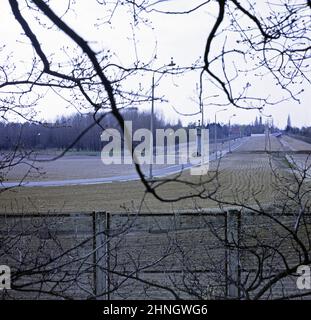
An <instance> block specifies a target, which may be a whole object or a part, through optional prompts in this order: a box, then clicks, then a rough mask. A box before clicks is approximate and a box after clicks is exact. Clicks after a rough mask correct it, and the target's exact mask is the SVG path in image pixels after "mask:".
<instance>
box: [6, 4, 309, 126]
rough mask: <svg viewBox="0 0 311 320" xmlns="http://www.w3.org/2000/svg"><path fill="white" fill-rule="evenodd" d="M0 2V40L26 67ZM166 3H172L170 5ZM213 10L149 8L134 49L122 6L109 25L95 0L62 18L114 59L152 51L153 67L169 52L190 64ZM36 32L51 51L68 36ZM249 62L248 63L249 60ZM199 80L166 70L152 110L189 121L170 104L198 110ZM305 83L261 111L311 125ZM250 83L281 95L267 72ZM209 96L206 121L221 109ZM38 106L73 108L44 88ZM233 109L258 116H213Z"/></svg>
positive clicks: (46, 113)
mask: <svg viewBox="0 0 311 320" xmlns="http://www.w3.org/2000/svg"><path fill="white" fill-rule="evenodd" d="M176 2H177V1H174V3H176ZM189 2H190V1H186V0H179V1H178V9H180V8H185V9H186V8H189ZM196 2H199V1H191V4H194V3H196ZM53 3H55V2H53V1H51V4H52V8H53V9H54V10H55V11H56V12H58V13H61V12H62V11H63V9H64V8H63V7H62V4H61V2H58V3H57V6H55V5H53ZM63 3H64V2H63ZM172 3H173V2H172ZM168 5H170V4H168ZM0 8H1V12H2V19H1V25H2V28H0V36H1V42H2V44H7V45H8V46H9V47H10V48H12V51H14V55H15V56H16V59H17V60H18V61H19V67H20V66H21V65H23V64H26V66H25V68H27V59H29V58H31V57H32V49H31V47H30V45H29V44H28V43H27V42H25V38H22V37H21V35H20V34H21V29H20V27H19V25H18V24H17V23H16V22H15V20H14V18H13V17H12V14H11V12H10V8H9V7H8V5H7V4H6V1H1V4H0ZM170 8H171V9H172V8H174V6H173V7H172V6H171V7H170ZM175 9H176V6H175ZM215 13H216V7H215V6H214V5H209V6H207V7H206V8H205V9H202V10H199V11H197V12H195V13H192V14H191V15H177V16H173V15H161V14H156V13H153V14H151V15H150V20H151V21H152V24H151V25H150V26H149V27H147V26H144V25H139V26H138V27H137V28H136V29H135V40H136V50H135V47H134V45H133V43H134V41H133V37H132V35H133V34H132V32H131V30H132V29H131V26H132V23H133V21H132V20H131V19H130V16H129V15H128V14H127V12H126V11H125V10H124V9H123V7H122V6H120V8H118V9H117V11H116V12H115V14H114V17H113V20H112V24H111V25H107V24H104V25H101V24H100V23H101V20H98V18H103V19H104V18H107V11H106V8H105V6H99V5H97V4H96V1H90V0H89V1H77V5H76V9H75V12H69V13H68V15H67V16H66V19H65V20H66V21H67V22H68V23H69V24H70V26H71V27H73V29H74V30H75V31H77V32H78V33H79V34H80V35H82V36H84V38H85V39H87V40H88V41H89V43H91V45H92V47H93V48H94V49H97V48H98V49H103V48H104V49H110V50H111V51H112V52H115V56H114V57H113V59H114V60H115V61H116V62H118V63H119V64H121V65H123V66H125V67H126V66H128V65H130V64H131V63H133V61H135V59H136V57H137V56H138V59H139V60H141V61H146V62H147V61H149V60H150V59H151V58H152V57H153V55H154V53H155V51H156V54H157V59H156V60H155V61H154V63H153V67H154V68H155V69H156V68H159V67H161V66H163V65H165V64H168V63H169V62H170V59H171V57H173V58H174V62H175V63H176V64H177V65H178V66H189V65H191V64H192V63H193V62H194V61H196V60H197V59H198V58H199V57H200V56H201V57H202V56H203V53H204V46H205V41H206V38H207V36H208V33H209V31H210V30H211V27H212V25H213V22H214V21H215ZM96 24H99V27H97V28H96V26H95V25H96ZM32 26H33V27H34V28H35V30H40V28H39V27H38V26H37V25H36V23H35V22H34V23H33V25H32ZM37 34H38V37H39V40H40V42H42V43H43V46H44V48H45V49H46V50H47V51H49V52H50V53H53V52H56V51H58V50H59V48H60V46H61V45H62V44H63V43H65V42H66V41H67V39H65V38H66V37H65V36H63V35H61V34H60V33H59V31H57V30H50V31H49V32H48V34H47V31H44V32H43V31H41V30H40V31H38V33H37ZM21 41H23V43H21ZM248 63H251V61H249V62H248ZM198 81H199V74H198V73H194V72H193V73H190V74H187V75H185V76H183V77H180V76H179V77H177V78H173V77H171V76H170V75H167V76H165V77H164V78H163V79H162V80H161V82H160V84H159V85H158V86H157V87H156V91H155V94H156V96H165V97H166V98H167V99H168V100H169V102H168V103H163V104H161V103H156V106H155V108H156V110H159V111H161V112H162V113H163V114H164V115H165V117H166V118H167V119H170V120H173V119H177V118H181V120H182V121H183V123H185V124H186V123H187V122H188V121H194V120H198V119H199V118H200V116H193V117H181V116H180V115H178V114H176V112H175V111H174V109H173V108H172V106H174V108H176V109H177V110H179V111H180V112H182V113H189V114H190V113H193V112H196V111H198V104H197V103H196V100H197V91H196V83H197V82H198ZM251 81H252V80H251ZM254 81H255V80H254ZM139 82H143V85H144V86H145V87H146V86H148V85H149V84H150V85H151V74H149V75H146V76H145V77H144V78H143V79H137V83H136V84H133V85H138V83H139ZM305 85H306V87H305V92H304V93H303V94H302V95H301V96H300V104H299V103H298V102H294V101H291V102H282V103H281V104H279V105H276V106H271V107H266V108H265V110H264V114H267V115H270V114H271V115H272V116H273V120H274V123H275V124H276V125H277V126H279V127H284V126H285V125H286V120H287V117H288V115H289V114H290V116H291V120H292V125H294V126H310V125H311V108H310V101H311V93H310V92H311V91H310V88H309V87H307V84H305ZM255 86H256V90H257V92H258V93H262V94H264V95H266V94H269V95H270V96H272V97H274V96H275V97H277V98H280V97H281V95H282V94H280V92H278V91H277V90H276V89H275V88H274V86H273V81H272V79H271V78H269V77H268V78H267V79H265V80H261V79H259V81H258V82H256V84H255ZM213 94H215V91H214V89H212V88H210V87H209V86H208V85H206V86H204V97H208V96H209V95H213ZM213 101H214V100H213V98H211V99H207V100H206V102H207V104H206V106H205V107H204V109H205V120H206V121H208V120H210V121H213V119H214V114H215V112H216V111H217V110H220V109H223V108H222V107H215V106H213V105H209V104H208V102H210V103H213ZM149 107H150V104H145V105H143V106H142V108H143V109H149ZM38 109H39V110H40V117H41V118H44V119H47V120H53V119H55V117H56V116H58V115H60V114H68V113H71V112H73V109H72V108H71V107H68V103H65V102H64V101H63V100H62V99H60V98H59V97H57V95H55V94H54V93H53V92H48V93H47V95H46V98H45V99H43V100H42V101H41V102H40V104H39V105H38ZM232 114H236V117H235V118H233V119H232V122H233V123H245V124H246V123H250V122H252V121H254V119H255V117H256V116H259V112H258V111H257V110H251V111H249V110H240V109H236V108H233V107H231V108H228V111H226V112H221V113H219V114H218V121H219V122H223V123H225V122H227V121H228V118H229V117H230V116H231V115H232Z"/></svg>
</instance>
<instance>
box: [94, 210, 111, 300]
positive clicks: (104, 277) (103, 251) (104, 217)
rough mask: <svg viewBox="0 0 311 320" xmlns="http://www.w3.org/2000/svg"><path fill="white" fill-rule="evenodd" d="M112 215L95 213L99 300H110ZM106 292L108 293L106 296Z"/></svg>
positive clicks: (95, 252) (96, 273) (96, 293)
mask: <svg viewBox="0 0 311 320" xmlns="http://www.w3.org/2000/svg"><path fill="white" fill-rule="evenodd" d="M109 220H110V215H109V213H107V212H95V213H94V216H93V230H94V244H93V245H94V264H95V275H94V286H95V295H96V297H97V299H104V298H106V299H107V300H109V298H110V297H109V287H110V285H109V282H110V280H109V272H108V270H109V239H108V237H109V235H108V234H109V228H110V225H109V224H110V221H109ZM105 292H107V293H106V294H105Z"/></svg>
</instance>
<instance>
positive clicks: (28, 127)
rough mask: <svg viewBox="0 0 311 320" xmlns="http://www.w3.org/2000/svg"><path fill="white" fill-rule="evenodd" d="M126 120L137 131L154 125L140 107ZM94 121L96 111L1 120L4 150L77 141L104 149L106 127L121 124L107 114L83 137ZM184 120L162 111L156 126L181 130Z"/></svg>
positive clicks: (61, 146) (83, 146) (80, 145)
mask: <svg viewBox="0 0 311 320" xmlns="http://www.w3.org/2000/svg"><path fill="white" fill-rule="evenodd" d="M122 115H123V117H124V119H125V120H126V121H129V120H132V122H133V124H132V126H133V131H135V130H137V129H139V128H150V112H145V111H143V112H140V111H138V110H137V109H129V110H124V111H123V112H122ZM93 123H94V118H93V114H74V115H71V116H67V117H65V116H62V117H60V118H58V119H57V120H56V121H55V122H54V123H34V122H25V123H15V122H0V149H2V150H10V149H14V148H15V147H16V146H19V147H22V148H25V149H55V148H56V149H62V150H63V149H66V148H68V146H70V145H71V144H72V142H74V141H75V140H77V141H76V143H75V145H74V147H73V148H74V149H75V150H78V151H80V150H89V151H100V150H101V148H102V145H103V143H102V142H101V139H100V136H101V134H102V132H103V130H104V129H107V128H118V127H119V124H118V122H117V121H116V119H115V118H114V116H113V115H112V114H107V115H106V116H105V117H104V118H103V119H102V120H101V121H100V122H99V124H98V125H97V124H96V125H94V126H93V127H92V128H91V129H90V130H88V131H87V132H86V133H85V134H84V135H83V136H82V137H81V138H80V139H77V138H78V137H79V134H80V133H81V132H82V131H83V130H84V129H86V128H88V127H89V126H91V125H92V124H93ZM180 127H182V124H181V122H180V121H178V122H177V123H176V124H175V123H170V122H169V121H167V120H165V119H164V117H163V116H162V115H161V114H155V115H154V128H160V129H166V128H173V129H178V128H180Z"/></svg>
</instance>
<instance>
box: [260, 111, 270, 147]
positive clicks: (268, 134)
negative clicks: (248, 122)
mask: <svg viewBox="0 0 311 320" xmlns="http://www.w3.org/2000/svg"><path fill="white" fill-rule="evenodd" d="M260 114H261V115H263V116H264V117H266V118H267V119H272V114H268V115H266V114H263V113H262V112H261V113H260ZM267 141H269V150H271V142H270V129H269V120H267V121H266V128H265V151H267Z"/></svg>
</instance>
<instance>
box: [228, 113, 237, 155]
mask: <svg viewBox="0 0 311 320" xmlns="http://www.w3.org/2000/svg"><path fill="white" fill-rule="evenodd" d="M235 116H236V114H233V115H232V116H231V117H230V118H229V153H231V135H230V129H231V119H232V118H233V117H235Z"/></svg>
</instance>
